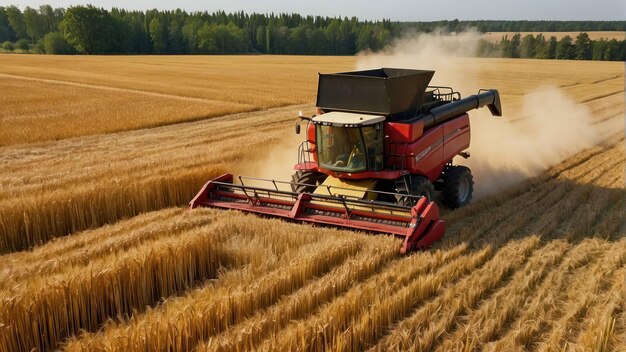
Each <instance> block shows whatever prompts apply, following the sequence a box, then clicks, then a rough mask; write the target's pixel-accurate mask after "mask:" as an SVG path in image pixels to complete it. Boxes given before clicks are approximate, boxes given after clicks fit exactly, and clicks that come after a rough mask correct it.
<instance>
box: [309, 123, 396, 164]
mask: <svg viewBox="0 0 626 352" xmlns="http://www.w3.org/2000/svg"><path fill="white" fill-rule="evenodd" d="M384 120H385V117H384V116H379V115H366V114H359V113H348V112H340V111H332V112H328V113H325V114H322V115H318V116H315V117H313V118H312V119H311V122H312V123H313V124H314V125H315V141H316V143H317V148H316V149H317V160H318V163H319V166H320V167H322V168H324V169H327V170H331V171H338V172H350V173H354V172H363V171H379V170H382V169H383V168H384V162H383V155H384V146H383V121H384Z"/></svg>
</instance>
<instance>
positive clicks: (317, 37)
mask: <svg viewBox="0 0 626 352" xmlns="http://www.w3.org/2000/svg"><path fill="white" fill-rule="evenodd" d="M307 42H308V43H309V49H310V53H311V54H314V55H324V54H326V50H327V49H326V36H325V35H324V31H322V30H321V29H320V28H315V29H313V30H312V31H310V33H309V35H308V40H307Z"/></svg>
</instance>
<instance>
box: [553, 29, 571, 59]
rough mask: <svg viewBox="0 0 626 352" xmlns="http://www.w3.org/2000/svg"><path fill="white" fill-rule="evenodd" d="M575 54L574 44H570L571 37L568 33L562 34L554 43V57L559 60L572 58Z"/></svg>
mask: <svg viewBox="0 0 626 352" xmlns="http://www.w3.org/2000/svg"><path fill="white" fill-rule="evenodd" d="M574 56H575V53H574V45H573V44H572V37H570V36H569V35H566V36H564V37H563V38H561V40H559V42H558V44H557V45H556V55H555V58H557V59H560V60H572V59H573V58H574Z"/></svg>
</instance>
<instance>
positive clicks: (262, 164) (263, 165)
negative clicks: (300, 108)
mask: <svg viewBox="0 0 626 352" xmlns="http://www.w3.org/2000/svg"><path fill="white" fill-rule="evenodd" d="M297 119H298V116H297V114H294V123H295V122H296V121H297ZM301 126H302V132H301V134H300V135H297V134H295V133H294V132H293V131H291V134H288V135H286V136H285V138H284V139H281V140H280V141H279V142H278V143H276V144H274V145H272V146H270V147H269V148H268V149H267V151H263V153H262V155H263V156H262V157H260V158H259V159H257V160H255V161H253V162H247V163H246V164H245V165H242V166H240V167H239V168H238V169H237V170H235V174H236V175H243V176H250V177H254V178H264V179H270V180H275V181H289V182H290V181H291V175H293V173H294V172H295V171H294V169H293V167H294V165H296V164H297V162H298V146H299V145H300V143H302V142H303V141H304V138H305V137H304V136H305V133H306V123H301ZM244 182H245V184H246V185H254V186H259V187H264V188H274V185H273V184H272V183H271V182H262V181H256V180H246V179H244ZM276 186H277V187H278V188H279V189H282V190H287V191H290V190H291V186H289V185H285V184H281V183H280V182H278V183H277V184H276Z"/></svg>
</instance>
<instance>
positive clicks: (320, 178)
mask: <svg viewBox="0 0 626 352" xmlns="http://www.w3.org/2000/svg"><path fill="white" fill-rule="evenodd" d="M326 177H327V176H326V175H325V174H323V173H321V172H315V171H301V170H298V171H296V173H295V174H293V175H291V182H293V183H303V184H299V185H295V184H292V185H291V190H292V191H294V192H296V193H313V192H315V189H316V188H317V186H319V185H321V184H322V183H323V182H324V180H325V179H326Z"/></svg>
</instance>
